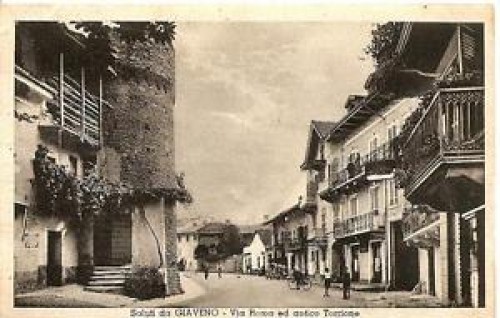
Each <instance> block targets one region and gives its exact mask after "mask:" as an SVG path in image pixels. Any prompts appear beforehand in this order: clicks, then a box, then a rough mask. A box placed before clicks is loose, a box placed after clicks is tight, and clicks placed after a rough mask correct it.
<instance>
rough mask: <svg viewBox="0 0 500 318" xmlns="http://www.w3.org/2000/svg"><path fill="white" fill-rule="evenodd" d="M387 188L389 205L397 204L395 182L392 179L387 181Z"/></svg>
mask: <svg viewBox="0 0 500 318" xmlns="http://www.w3.org/2000/svg"><path fill="white" fill-rule="evenodd" d="M388 188H389V205H396V204H398V192H397V188H396V182H395V181H394V179H391V180H389V182H388Z"/></svg>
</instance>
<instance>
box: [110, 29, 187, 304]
mask: <svg viewBox="0 0 500 318" xmlns="http://www.w3.org/2000/svg"><path fill="white" fill-rule="evenodd" d="M113 42H114V46H115V47H116V57H117V65H116V73H117V76H116V77H115V78H113V79H112V80H110V81H109V82H108V83H107V84H106V86H105V87H104V92H105V94H104V95H105V96H106V98H107V99H108V100H109V101H110V103H111V104H112V105H113V107H112V109H110V110H109V111H107V112H106V113H105V114H104V115H103V131H104V134H103V145H104V147H103V151H102V154H101V158H100V167H101V173H102V175H103V176H104V177H105V178H106V179H108V180H109V181H115V182H118V181H119V182H122V183H125V184H128V185H130V186H132V187H133V188H135V189H141V190H158V189H163V190H165V189H166V190H168V189H174V188H176V187H177V179H176V175H175V166H174V151H175V147H174V117H173V116H174V113H173V112H174V104H175V85H174V84H175V54H174V49H173V47H172V46H171V45H169V44H161V43H155V42H153V41H146V42H135V43H128V42H124V41H119V40H117V39H114V41H113ZM175 205H176V202H175V200H173V199H170V198H165V197H158V198H157V199H153V200H149V201H148V202H146V203H144V204H141V205H140V206H135V207H134V213H132V214H131V219H132V220H131V222H130V223H131V239H130V241H131V248H130V249H131V263H132V264H134V265H140V266H149V267H158V268H161V269H162V270H163V271H164V273H166V275H165V276H166V292H167V295H171V294H175V293H179V292H180V291H181V288H180V283H179V274H178V272H177V268H176V261H177V259H176V251H177V246H176V242H177V235H176V215H175Z"/></svg>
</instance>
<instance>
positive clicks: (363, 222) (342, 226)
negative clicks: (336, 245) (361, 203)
mask: <svg viewBox="0 0 500 318" xmlns="http://www.w3.org/2000/svg"><path fill="white" fill-rule="evenodd" d="M382 227H383V223H382V221H381V220H380V216H379V213H378V210H374V211H370V212H368V213H364V214H359V215H355V216H352V217H349V218H346V219H344V220H341V221H340V222H337V223H335V224H334V225H333V235H334V236H335V238H336V239H339V238H344V237H348V236H353V235H357V234H362V233H367V232H373V231H378V230H379V229H380V228H382Z"/></svg>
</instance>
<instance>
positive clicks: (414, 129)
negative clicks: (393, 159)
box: [402, 86, 484, 148]
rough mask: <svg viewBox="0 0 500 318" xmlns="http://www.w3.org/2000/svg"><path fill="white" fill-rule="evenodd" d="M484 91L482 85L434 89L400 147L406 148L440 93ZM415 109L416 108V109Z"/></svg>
mask: <svg viewBox="0 0 500 318" xmlns="http://www.w3.org/2000/svg"><path fill="white" fill-rule="evenodd" d="M481 90H482V91H484V87H481V86H472V87H448V88H440V89H439V90H437V91H436V93H435V94H434V97H433V98H432V100H431V102H430V103H429V104H428V105H426V108H425V110H424V114H423V115H422V116H421V117H420V119H419V120H418V121H417V123H416V124H415V126H414V127H413V129H412V131H411V133H410V134H409V135H408V138H407V139H406V141H405V143H404V145H403V147H402V148H406V147H407V146H408V143H409V142H410V140H411V139H412V137H413V136H414V135H415V133H416V131H417V129H418V127H419V126H420V124H421V123H422V122H423V121H424V120H425V119H426V117H427V114H428V113H429V112H430V110H431V108H432V107H433V104H434V103H435V101H436V99H437V98H438V96H439V95H440V94H441V93H447V92H450V93H452V92H462V91H481ZM416 111H417V110H416Z"/></svg>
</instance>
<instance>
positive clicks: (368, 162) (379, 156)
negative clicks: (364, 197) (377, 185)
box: [320, 141, 396, 202]
mask: <svg viewBox="0 0 500 318" xmlns="http://www.w3.org/2000/svg"><path fill="white" fill-rule="evenodd" d="M395 154H396V152H395V149H394V145H393V142H392V141H391V142H387V143H384V144H382V145H381V146H379V147H378V148H377V149H375V150H373V151H372V152H370V153H368V154H366V155H364V156H363V157H361V156H358V157H357V158H355V159H354V160H352V161H351V162H349V163H348V164H347V166H346V167H345V168H343V169H341V170H339V171H338V172H337V173H333V174H332V175H331V176H330V180H329V186H328V188H326V189H325V190H323V191H322V192H321V193H320V197H321V198H322V199H323V200H326V201H328V202H333V201H335V199H336V198H337V197H338V196H339V195H341V194H349V193H352V192H356V191H357V189H358V188H359V187H363V186H365V185H366V184H368V181H369V180H375V179H377V177H380V176H382V177H384V176H386V175H387V174H391V173H392V172H393V169H394V168H395V166H396V155H395Z"/></svg>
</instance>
